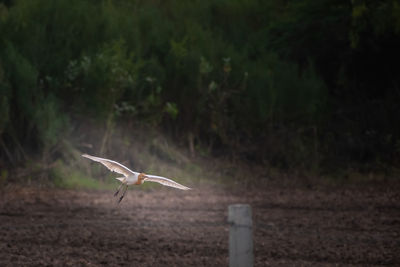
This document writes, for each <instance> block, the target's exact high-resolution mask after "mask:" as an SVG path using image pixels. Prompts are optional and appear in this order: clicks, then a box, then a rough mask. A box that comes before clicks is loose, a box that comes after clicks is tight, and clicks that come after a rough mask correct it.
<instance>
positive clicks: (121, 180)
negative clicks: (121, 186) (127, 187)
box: [115, 177, 126, 183]
mask: <svg viewBox="0 0 400 267" xmlns="http://www.w3.org/2000/svg"><path fill="white" fill-rule="evenodd" d="M115 179H117V180H119V181H120V182H121V183H123V182H125V179H126V177H116V178H115Z"/></svg>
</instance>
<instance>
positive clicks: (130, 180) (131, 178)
mask: <svg viewBox="0 0 400 267" xmlns="http://www.w3.org/2000/svg"><path fill="white" fill-rule="evenodd" d="M82 157H85V158H88V159H91V160H93V161H97V162H100V163H101V164H103V165H104V166H106V167H107V168H108V169H109V170H110V171H112V172H117V173H119V174H122V175H124V177H118V178H115V179H117V180H119V181H121V185H120V186H119V188H118V190H117V192H115V194H114V196H117V195H118V193H119V191H120V190H121V188H122V186H124V185H125V189H124V192H123V194H122V196H121V197H120V199H119V201H118V203H119V202H121V200H122V199H123V198H124V196H125V193H126V190H127V189H128V186H129V185H141V184H143V183H144V182H147V181H149V182H156V183H160V184H162V185H166V186H170V187H175V188H178V189H182V190H190V189H191V188H189V187H187V186H184V185H181V184H179V183H177V182H175V181H172V180H171V179H168V178H165V177H162V176H157V175H149V174H145V173H139V172H134V171H131V170H130V169H128V168H127V167H125V166H124V165H122V164H121V163H118V162H116V161H113V160H109V159H103V158H99V157H94V156H90V155H88V154H83V155H82Z"/></svg>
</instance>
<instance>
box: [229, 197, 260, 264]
mask: <svg viewBox="0 0 400 267" xmlns="http://www.w3.org/2000/svg"><path fill="white" fill-rule="evenodd" d="M228 223H229V224H230V229H229V267H252V266H253V262H254V256H253V234H252V230H253V229H252V228H253V223H252V219H251V207H250V205H247V204H235V205H230V206H229V208H228Z"/></svg>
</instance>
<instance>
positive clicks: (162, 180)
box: [144, 174, 191, 190]
mask: <svg viewBox="0 0 400 267" xmlns="http://www.w3.org/2000/svg"><path fill="white" fill-rule="evenodd" d="M144 181H145V182H146V181H149V182H156V183H160V184H162V185H166V186H170V187H175V188H178V189H182V190H190V189H191V188H189V187H187V186H184V185H181V184H179V183H177V182H175V181H172V180H171V179H168V178H165V177H162V176H156V175H148V174H146V177H145V178H144Z"/></svg>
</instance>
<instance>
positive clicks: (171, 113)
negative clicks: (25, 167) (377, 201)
mask: <svg viewBox="0 0 400 267" xmlns="http://www.w3.org/2000/svg"><path fill="white" fill-rule="evenodd" d="M0 36H1V38H0V167H1V168H2V169H9V168H14V167H16V166H17V165H18V164H20V163H21V162H24V161H26V160H28V159H30V158H35V157H39V158H42V159H44V160H45V161H46V160H48V159H49V158H55V159H57V158H60V157H61V158H62V156H60V147H64V146H63V145H60V144H61V143H62V140H64V139H66V138H68V137H69V135H70V134H71V132H72V131H73V130H71V129H74V127H75V126H76V125H77V124H78V123H79V122H80V120H81V119H83V120H84V119H86V118H92V119H94V120H96V121H97V122H99V123H104V124H105V125H106V126H105V129H101V131H102V132H101V135H102V141H101V142H100V144H99V148H100V149H99V151H100V152H101V154H103V153H104V151H105V150H106V149H107V142H108V140H109V138H110V136H111V135H112V133H113V129H114V128H115V126H116V125H119V123H120V122H122V121H123V123H124V125H126V124H129V122H131V123H140V124H144V125H150V126H151V127H153V128H157V129H161V130H162V131H164V132H166V133H167V134H168V135H169V136H171V137H172V138H174V139H175V140H178V142H181V143H186V144H187V143H188V147H189V149H190V150H191V152H192V154H194V153H197V154H201V155H228V156H229V157H231V158H232V159H237V158H239V159H242V160H247V161H250V162H256V163H262V164H267V165H269V166H272V167H274V168H279V169H285V170H294V169H303V170H308V171H312V172H316V173H326V172H332V171H336V170H338V169H352V170H354V169H357V170H360V171H366V172H370V171H382V170H385V171H388V170H394V169H396V168H397V167H398V163H399V160H400V124H399V117H400V105H399V103H400V73H399V71H398V68H396V67H395V66H397V65H398V62H400V49H399V47H400V5H399V3H398V1H395V0H386V1H369V0H352V1H348V0H290V1H279V0H266V1H258V0H248V1H243V0H229V1H228V0H219V1H211V0H202V1H179V0H155V1H139V0H119V1H117V0H114V1H113V0H103V1H91V0H55V1H46V0H14V1H12V0H6V1H0ZM103 130H104V131H103ZM99 131H100V130H99ZM155 147H156V148H157V147H159V146H155ZM154 152H155V153H160V151H154ZM61 154H62V153H61ZM34 155H39V156H34ZM164 156H166V157H172V156H171V155H164ZM396 166H397V167H396ZM1 173H2V175H1V177H3V178H2V179H1V180H4V179H6V178H7V177H8V176H9V174H8V173H7V172H4V171H2V172H1ZM73 176H74V177H75V176H76V177H78V176H79V175H78V174H76V175H73ZM4 177H5V178H4ZM7 179H8V180H9V178H7ZM87 182H88V184H90V181H87Z"/></svg>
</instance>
